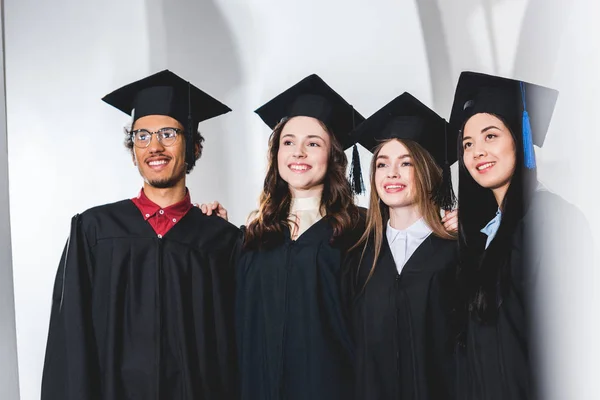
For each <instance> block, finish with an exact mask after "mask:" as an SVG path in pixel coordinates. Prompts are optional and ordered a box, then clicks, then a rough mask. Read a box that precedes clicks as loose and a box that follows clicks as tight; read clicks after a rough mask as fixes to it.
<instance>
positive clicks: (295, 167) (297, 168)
mask: <svg viewBox="0 0 600 400" xmlns="http://www.w3.org/2000/svg"><path fill="white" fill-rule="evenodd" d="M290 169H293V170H295V171H306V170H307V169H308V165H290Z"/></svg>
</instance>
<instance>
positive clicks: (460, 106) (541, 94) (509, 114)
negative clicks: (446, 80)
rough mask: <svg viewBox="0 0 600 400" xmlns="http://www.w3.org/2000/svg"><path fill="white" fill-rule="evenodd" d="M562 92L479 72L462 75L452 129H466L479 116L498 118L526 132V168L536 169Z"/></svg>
mask: <svg viewBox="0 0 600 400" xmlns="http://www.w3.org/2000/svg"><path fill="white" fill-rule="evenodd" d="M557 98H558V91H557V90H554V89H550V88H547V87H543V86H539V85H534V84H532V83H527V82H522V81H518V80H514V79H508V78H503V77H499V76H494V75H486V74H481V73H478V72H470V71H464V72H462V73H461V74H460V78H459V80H458V84H457V86H456V93H455V95H454V104H453V105H452V114H451V116H450V125H451V126H452V129H453V130H456V131H458V130H461V129H463V127H464V125H465V123H466V122H467V120H468V119H469V118H470V117H472V116H473V115H475V114H478V113H490V114H495V115H498V116H500V117H502V118H503V119H505V120H506V121H507V122H508V123H509V124H511V123H512V124H513V125H514V126H513V127H512V129H517V128H520V129H521V131H522V138H523V146H524V155H525V166H526V167H527V168H535V153H534V150H533V145H534V144H536V145H537V146H539V147H542V146H543V144H544V139H545V138H546V134H547V133H548V127H549V126H550V120H551V119H552V113H553V112H554V106H555V105H556V100H557Z"/></svg>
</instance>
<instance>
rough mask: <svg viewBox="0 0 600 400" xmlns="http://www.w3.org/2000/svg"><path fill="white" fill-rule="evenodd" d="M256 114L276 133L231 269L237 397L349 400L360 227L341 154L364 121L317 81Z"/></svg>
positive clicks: (300, 85)
mask: <svg viewBox="0 0 600 400" xmlns="http://www.w3.org/2000/svg"><path fill="white" fill-rule="evenodd" d="M256 112H257V114H258V115H259V116H260V117H261V118H262V119H263V121H265V123H267V125H269V127H271V128H272V129H273V133H272V135H271V138H270V140H269V151H268V158H269V162H268V170H267V175H266V177H265V181H264V187H263V191H262V194H261V196H260V205H259V209H258V211H257V212H256V213H255V215H254V216H253V219H252V221H251V222H249V223H248V226H247V228H246V232H245V242H244V252H243V254H242V256H241V258H240V261H239V263H238V269H237V297H236V305H237V308H236V334H237V342H238V360H239V368H240V384H241V399H244V400H249V399H257V400H259V399H260V400H263V399H283V398H285V399H298V400H301V399H302V400H304V399H306V400H309V399H310V400H319V399H323V400H325V399H327V400H329V399H347V398H351V396H352V390H353V381H352V378H353V364H352V359H353V349H352V342H351V338H350V335H349V331H348V329H347V319H346V315H345V313H344V308H343V307H342V304H341V303H342V302H341V295H340V279H341V264H342V258H343V256H344V254H345V252H346V250H347V249H348V248H349V247H350V246H351V245H352V244H354V243H355V242H356V240H357V237H355V236H357V235H358V236H359V235H360V234H361V233H362V230H363V229H364V228H363V227H362V222H361V221H363V218H362V216H361V212H360V211H359V209H358V207H357V206H355V205H354V201H353V195H352V190H351V186H350V183H349V182H348V180H347V178H346V167H347V163H348V162H347V159H346V156H345V154H344V150H345V149H346V148H348V147H350V146H351V144H352V142H351V140H350V138H349V136H348V133H349V132H350V131H351V130H352V129H353V127H354V125H355V124H358V123H360V122H362V121H363V118H362V117H361V116H360V115H359V114H358V113H357V112H356V111H354V109H353V108H352V106H350V105H349V104H348V103H347V102H346V101H345V100H344V99H342V98H341V96H339V95H338V94H337V93H336V92H334V91H333V90H332V89H331V88H330V87H329V86H328V85H327V84H326V83H325V82H323V81H322V80H321V79H320V78H319V77H318V76H316V75H311V76H309V77H307V78H305V79H304V80H302V81H300V82H299V83H298V84H296V85H294V86H293V87H291V88H290V89H288V90H286V91H285V92H283V93H282V94H280V95H278V96H277V97H275V98H274V99H273V100H271V101H270V102H268V103H267V104H265V105H264V106H262V107H261V108H259V109H258V110H257V111H256Z"/></svg>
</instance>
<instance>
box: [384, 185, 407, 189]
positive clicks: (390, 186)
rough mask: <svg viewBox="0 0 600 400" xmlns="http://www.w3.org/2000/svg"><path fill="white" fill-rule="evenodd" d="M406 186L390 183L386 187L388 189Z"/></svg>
mask: <svg viewBox="0 0 600 400" xmlns="http://www.w3.org/2000/svg"><path fill="white" fill-rule="evenodd" d="M404 187H406V186H404V185H388V186H386V187H385V188H386V189H402V188H404Z"/></svg>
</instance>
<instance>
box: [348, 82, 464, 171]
mask: <svg viewBox="0 0 600 400" xmlns="http://www.w3.org/2000/svg"><path fill="white" fill-rule="evenodd" d="M446 126H447V123H446V121H445V120H444V119H443V118H442V117H440V116H439V115H437V114H436V113H435V112H434V111H433V110H431V109H430V108H429V107H427V106H426V105H425V104H423V103H421V102H420V101H419V100H417V99H416V98H415V97H414V96H412V95H411V94H410V93H408V92H404V93H402V94H401V95H400V96H398V97H396V98H395V99H394V100H392V101H390V102H389V103H388V104H386V105H385V106H383V107H382V108H381V109H379V110H378V111H377V112H375V114H373V115H371V116H370V117H369V118H367V120H366V121H365V122H363V123H362V124H361V125H360V126H359V127H358V128H356V129H355V130H354V131H353V132H352V137H353V138H355V140H357V141H358V143H360V144H361V145H362V146H363V147H365V148H366V149H368V150H369V151H370V152H373V151H374V150H375V148H376V147H377V146H378V145H379V144H380V143H381V142H383V141H385V140H388V139H392V138H397V139H404V140H412V141H414V142H417V143H419V144H420V145H421V146H423V148H424V149H425V150H427V151H428V152H429V153H430V154H431V155H432V156H433V158H434V160H435V161H436V162H437V164H438V165H439V166H440V167H441V166H443V165H444V164H445V163H446V161H447V162H448V164H450V165H452V164H453V163H454V162H455V161H456V157H457V154H456V140H457V135H458V133H457V132H456V131H451V130H447V129H446ZM446 135H448V136H447V137H446Z"/></svg>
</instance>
